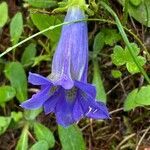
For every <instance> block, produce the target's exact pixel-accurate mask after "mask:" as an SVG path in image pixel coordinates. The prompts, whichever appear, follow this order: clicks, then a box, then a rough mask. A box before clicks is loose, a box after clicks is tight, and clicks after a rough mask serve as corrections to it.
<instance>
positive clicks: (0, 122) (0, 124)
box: [0, 116, 11, 135]
mask: <svg viewBox="0 0 150 150" xmlns="http://www.w3.org/2000/svg"><path fill="white" fill-rule="evenodd" d="M10 121H11V117H2V116H0V135H2V134H3V133H4V132H5V131H6V129H7V128H8V126H9V124H10Z"/></svg>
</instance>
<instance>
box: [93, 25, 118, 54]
mask: <svg viewBox="0 0 150 150" xmlns="http://www.w3.org/2000/svg"><path fill="white" fill-rule="evenodd" d="M120 39H121V36H120V35H119V33H118V32H117V31H116V30H114V29H107V28H105V29H102V30H101V31H100V32H99V33H98V34H97V35H96V37H95V39H94V44H93V50H94V54H96V55H97V54H98V53H99V52H100V51H101V50H102V49H103V47H104V45H110V46H113V45H114V44H115V43H116V42H118V41H119V40H120Z"/></svg>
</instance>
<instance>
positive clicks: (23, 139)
mask: <svg viewBox="0 0 150 150" xmlns="http://www.w3.org/2000/svg"><path fill="white" fill-rule="evenodd" d="M15 150H28V125H26V126H25V127H24V129H23V131H22V133H21V136H20V138H19V141H18V143H17V146H16V149H15Z"/></svg>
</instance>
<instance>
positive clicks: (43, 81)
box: [28, 72, 51, 85]
mask: <svg viewBox="0 0 150 150" xmlns="http://www.w3.org/2000/svg"><path fill="white" fill-rule="evenodd" d="M28 82H29V83H31V84H33V85H49V84H51V82H50V80H48V79H47V78H45V77H43V76H41V75H39V74H36V73H31V72H29V77H28Z"/></svg>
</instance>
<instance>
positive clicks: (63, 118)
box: [56, 90, 75, 127]
mask: <svg viewBox="0 0 150 150" xmlns="http://www.w3.org/2000/svg"><path fill="white" fill-rule="evenodd" d="M73 105H74V102H70V101H67V100H66V98H65V92H64V91H63V90H61V98H60V100H59V102H58V103H57V106H56V119H57V123H58V124H60V125H62V126H64V127H67V126H68V125H70V124H73V123H74V122H75V120H74V119H73V115H72V112H73Z"/></svg>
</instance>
